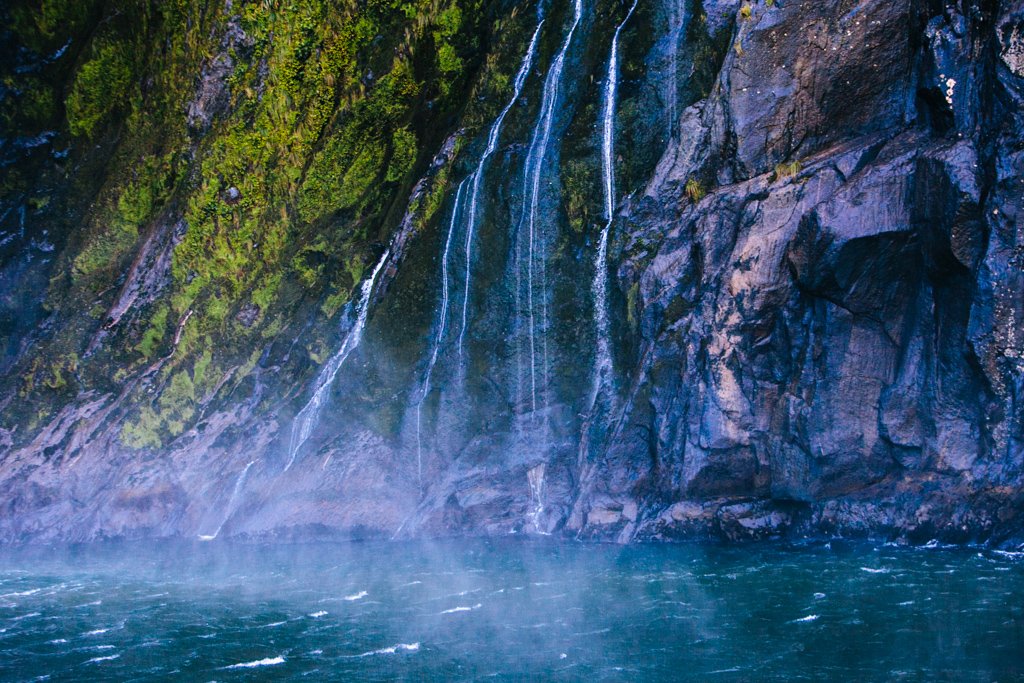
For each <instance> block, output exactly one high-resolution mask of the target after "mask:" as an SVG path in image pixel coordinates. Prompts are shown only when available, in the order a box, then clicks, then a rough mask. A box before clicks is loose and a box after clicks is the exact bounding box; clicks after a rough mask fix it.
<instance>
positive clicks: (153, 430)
mask: <svg viewBox="0 0 1024 683" xmlns="http://www.w3.org/2000/svg"><path fill="white" fill-rule="evenodd" d="M121 443H123V444H124V445H125V446H128V447H129V448H134V449H136V450H139V449H142V448H160V446H161V445H162V444H163V442H162V440H161V439H160V418H159V417H157V415H156V413H155V412H154V411H153V409H152V408H151V407H150V406H142V408H141V409H140V410H139V412H138V415H137V416H136V418H135V420H133V421H129V422H125V423H124V425H123V426H122V427H121Z"/></svg>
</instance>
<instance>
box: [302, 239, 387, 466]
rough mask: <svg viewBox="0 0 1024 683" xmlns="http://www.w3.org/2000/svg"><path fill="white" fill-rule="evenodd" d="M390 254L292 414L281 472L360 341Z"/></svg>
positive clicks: (365, 286) (364, 287)
mask: <svg viewBox="0 0 1024 683" xmlns="http://www.w3.org/2000/svg"><path fill="white" fill-rule="evenodd" d="M390 255H391V250H390V249H385V250H384V254H383V255H382V256H381V257H380V261H378V263H377V265H376V267H375V268H374V269H373V273H371V274H370V277H369V278H367V280H366V281H365V282H363V284H362V287H361V291H360V295H359V301H358V303H357V304H356V307H357V310H358V313H357V315H356V321H355V324H354V325H353V326H352V329H351V330H349V333H348V334H347V335H345V340H344V341H343V342H342V344H341V348H339V349H338V351H337V353H335V354H334V355H333V356H331V359H330V360H329V361H327V365H325V366H324V369H323V370H321V371H320V375H319V376H318V377H317V379H316V388H315V389H314V390H313V396H312V398H310V399H309V402H308V403H306V405H305V406H303V408H302V410H300V411H299V414H298V415H296V416H295V421H294V422H293V423H292V435H291V440H290V442H289V444H288V464H287V465H285V467H284V471H285V472H287V471H288V470H289V468H291V466H292V464H294V462H295V457H296V455H298V452H299V449H300V448H302V444H304V443H305V442H306V439H308V438H309V435H310V434H311V433H312V432H313V427H315V426H316V423H317V421H318V420H319V419H320V410H321V409H322V408H323V405H324V402H325V401H326V400H327V392H328V389H329V388H330V386H331V383H332V382H334V378H335V377H337V376H338V371H339V370H341V366H342V365H344V364H345V361H346V360H347V359H348V357H349V354H351V353H352V351H353V350H354V349H355V348H356V347H357V346H359V342H360V341H362V338H363V328H364V327H365V326H366V317H367V315H368V314H369V308H370V297H371V296H372V295H373V286H374V284H375V283H376V282H377V275H378V274H379V273H380V271H381V269H382V268H384V264H385V263H387V260H388V257H389V256H390Z"/></svg>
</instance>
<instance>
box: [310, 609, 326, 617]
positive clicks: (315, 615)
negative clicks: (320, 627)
mask: <svg viewBox="0 0 1024 683" xmlns="http://www.w3.org/2000/svg"><path fill="white" fill-rule="evenodd" d="M309 616H310V617H312V618H313V619H319V618H320V617H326V616H327V612H325V611H324V610H320V611H319V612H313V613H312V614H310V615H309Z"/></svg>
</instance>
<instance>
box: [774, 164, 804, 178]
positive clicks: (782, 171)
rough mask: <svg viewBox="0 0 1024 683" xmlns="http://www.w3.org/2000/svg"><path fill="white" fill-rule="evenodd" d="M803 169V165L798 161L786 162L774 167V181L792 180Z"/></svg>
mask: <svg viewBox="0 0 1024 683" xmlns="http://www.w3.org/2000/svg"><path fill="white" fill-rule="evenodd" d="M802 169H803V164H801V163H800V162H799V161H788V162H784V163H781V164H777V165H776V166H775V173H774V178H773V180H774V181H779V180H785V179H787V178H794V177H796V175H797V174H799V173H800V171H801V170H802Z"/></svg>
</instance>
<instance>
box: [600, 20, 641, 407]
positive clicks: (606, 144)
mask: <svg viewBox="0 0 1024 683" xmlns="http://www.w3.org/2000/svg"><path fill="white" fill-rule="evenodd" d="M636 5H637V0H633V5H632V6H631V7H630V8H629V12H627V13H626V17H625V18H624V19H623V20H622V23H620V24H619V25H618V27H617V28H616V29H615V36H614V37H613V38H612V47H611V54H610V55H609V56H608V80H607V81H606V83H605V90H604V103H603V114H602V120H601V162H602V164H601V166H602V175H603V178H602V179H603V181H604V182H603V185H604V217H605V224H604V229H603V230H602V231H601V240H600V244H599V246H598V249H597V257H596V262H595V264H594V265H595V267H594V285H593V289H594V318H595V322H596V326H597V350H596V353H595V355H594V380H593V394H592V397H591V405H593V403H594V401H596V400H597V395H598V393H599V392H600V390H601V387H602V385H603V384H604V382H605V381H606V378H607V376H608V374H609V373H610V372H611V369H612V357H611V342H610V339H609V338H610V336H611V331H610V328H611V325H610V323H609V320H608V276H609V273H608V238H609V235H610V233H611V227H612V221H613V220H614V213H615V107H616V98H617V95H618V84H619V36H620V35H621V34H622V29H623V27H624V26H625V25H626V23H627V22H628V21H629V19H630V17H632V16H633V12H634V11H635V10H636Z"/></svg>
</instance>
